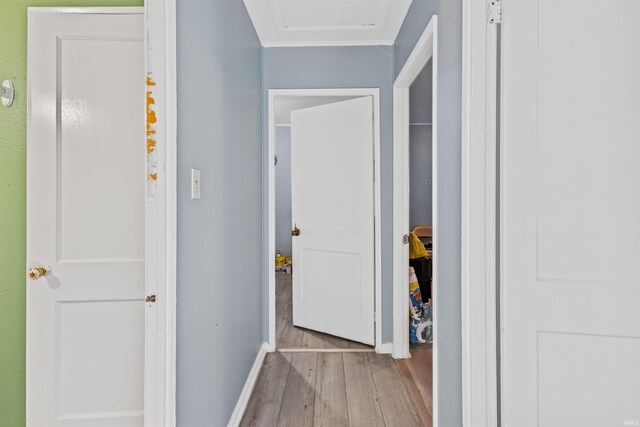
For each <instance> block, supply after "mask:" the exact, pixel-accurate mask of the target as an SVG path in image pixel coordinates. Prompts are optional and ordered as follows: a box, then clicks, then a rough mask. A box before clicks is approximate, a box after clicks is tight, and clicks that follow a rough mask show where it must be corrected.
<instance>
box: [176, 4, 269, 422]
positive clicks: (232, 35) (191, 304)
mask: <svg viewBox="0 0 640 427" xmlns="http://www.w3.org/2000/svg"><path fill="white" fill-rule="evenodd" d="M177 43H178V45H177V49H178V58H177V59H178V65H177V66H178V70H177V71H178V272H177V274H178V276H177V284H178V308H177V316H178V319H177V328H178V330H177V340H178V341H177V423H178V425H179V426H181V427H195V426H213V427H218V426H225V425H227V422H228V420H229V417H230V416H231V413H232V411H233V408H234V407H235V404H236V402H237V400H238V396H239V395H240V391H241V390H242V387H243V386H244V383H245V381H246V379H247V375H248V374H249V371H250V369H251V366H252V364H253V361H254V360H255V357H256V354H257V353H258V350H259V348H260V345H261V343H262V317H261V316H262V298H261V297H262V288H261V284H262V264H261V259H262V251H261V240H262V213H261V211H262V204H261V200H262V155H261V150H262V102H261V101H262V63H261V59H262V48H261V46H260V43H259V41H258V37H257V36H256V33H255V31H254V29H253V26H252V25H251V21H250V20H249V16H248V15H247V11H246V9H245V6H244V4H243V3H242V1H239V0H178V2H177ZM192 167H193V168H198V169H201V170H202V199H201V200H191V199H190V170H191V168H192Z"/></svg>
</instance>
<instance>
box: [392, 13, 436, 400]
mask: <svg viewBox="0 0 640 427" xmlns="http://www.w3.org/2000/svg"><path fill="white" fill-rule="evenodd" d="M437 38H438V17H437V16H436V15H434V16H433V17H432V18H431V20H430V21H429V24H428V25H427V28H426V29H425V30H424V32H423V33H422V36H420V39H419V40H418V42H417V43H416V46H415V48H414V49H413V51H412V52H411V55H410V56H409V58H408V59H407V61H406V62H405V64H404V67H403V68H402V71H400V74H398V77H397V78H396V81H395V82H394V83H393V244H392V246H393V352H392V355H393V357H394V358H396V359H405V358H408V357H411V354H410V353H409V328H408V326H407V319H408V318H409V313H408V311H409V291H408V289H409V274H408V272H407V269H408V266H409V247H408V245H406V244H404V243H403V236H404V235H405V234H406V233H408V231H409V91H410V87H411V85H412V84H413V82H414V81H415V79H416V78H417V77H418V75H419V74H420V72H421V71H422V70H423V69H424V67H425V65H426V64H427V62H429V60H432V61H433V80H432V82H433V102H432V104H433V118H432V120H431V122H432V123H433V184H432V185H433V188H437V185H436V180H437V176H438V175H437V169H436V168H437V162H436V159H437V155H436V153H437V149H438V105H437V102H435V100H436V94H437V88H438V67H437V64H438V62H437V61H438V55H437V46H438V43H437ZM437 204H438V195H437V192H434V193H433V246H434V247H436V248H437V247H438V217H437V209H436V207H437ZM434 256H437V254H436V253H435V252H434ZM436 276H437V271H436V269H435V263H434V271H433V277H434V279H435V277H436ZM434 282H435V280H434ZM434 304H435V305H436V307H434V311H437V299H435V298H434ZM434 345H435V344H434ZM435 355H436V352H434V368H433V369H434V370H435V369H436V360H435ZM436 379H437V376H435V375H434V399H435V396H436V393H435V389H436V388H435V386H436ZM434 407H435V404H434Z"/></svg>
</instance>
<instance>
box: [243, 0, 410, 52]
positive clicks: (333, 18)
mask: <svg viewBox="0 0 640 427" xmlns="http://www.w3.org/2000/svg"><path fill="white" fill-rule="evenodd" d="M411 1H412V0H244V3H245V6H246V8H247V12H248V13H249V16H250V17H251V21H252V22H253V26H254V27H255V29H256V32H257V34H258V37H259V38H260V42H261V43H262V45H263V46H264V47H277V46H288V47H292V46H364V45H392V44H393V43H394V41H395V39H396V37H397V35H398V32H399V31H400V27H401V26H402V22H403V21H404V18H405V16H406V14H407V11H408V10H409V7H410V6H411Z"/></svg>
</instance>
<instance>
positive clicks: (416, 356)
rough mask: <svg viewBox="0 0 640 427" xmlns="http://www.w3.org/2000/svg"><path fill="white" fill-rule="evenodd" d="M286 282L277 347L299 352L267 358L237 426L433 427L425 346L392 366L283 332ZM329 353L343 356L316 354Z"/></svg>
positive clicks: (327, 340) (333, 342)
mask: <svg viewBox="0 0 640 427" xmlns="http://www.w3.org/2000/svg"><path fill="white" fill-rule="evenodd" d="M290 277H291V276H284V279H288V280H282V279H283V277H279V278H280V280H279V281H278V282H279V283H278V286H277V290H278V293H277V298H278V301H277V303H276V306H277V308H279V310H278V320H279V323H278V330H277V332H278V347H279V348H281V349H282V348H290V349H297V350H298V351H297V352H286V351H281V352H276V353H269V354H267V356H266V357H265V360H264V363H263V366H262V369H261V370H260V374H259V376H258V380H257V382H256V385H255V387H254V390H253V393H252V395H251V398H250V400H249V403H248V405H247V409H246V411H245V414H244V417H243V419H242V422H241V424H240V425H241V426H243V427H248V426H260V427H272V426H291V427H342V426H345V427H347V426H353V427H378V426H379V427H385V426H386V427H405V426H424V427H432V424H433V422H432V391H431V390H432V349H431V346H430V345H426V346H425V345H422V346H415V347H412V348H411V354H412V357H411V358H410V359H406V360H398V361H396V360H394V359H392V358H391V357H390V356H389V355H382V354H377V353H375V352H372V351H371V352H358V353H353V352H348V349H352V348H354V346H356V345H358V346H361V347H360V348H362V347H364V348H370V347H366V346H362V345H359V344H357V343H351V342H350V341H347V340H341V339H339V338H336V337H331V336H329V335H325V334H318V333H316V332H313V331H307V330H304V329H301V328H294V327H293V325H291V324H289V325H287V318H290V310H291V305H290V303H289V304H287V299H288V300H289V301H290V293H289V294H288V296H287V292H289V291H288V290H287V285H288V289H289V290H290V289H291V286H290V280H291V279H290ZM287 282H288V283H287ZM278 305H280V307H278ZM305 345H307V346H309V347H305ZM327 348H330V349H342V350H346V351H339V350H338V351H337V352H332V353H326V352H320V351H314V349H317V350H321V349H327ZM355 348H358V347H355ZM301 349H302V350H303V351H300V350H301ZM305 349H307V351H304V350H305Z"/></svg>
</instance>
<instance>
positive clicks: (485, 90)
mask: <svg viewBox="0 0 640 427" xmlns="http://www.w3.org/2000/svg"><path fill="white" fill-rule="evenodd" d="M487 8H488V2H487V1H485V0H463V46H462V55H463V56H462V61H463V66H462V106H463V116H462V253H461V257H462V272H461V273H462V301H461V302H462V408H463V409H462V416H463V425H465V426H488V427H495V426H497V425H498V413H497V407H498V389H497V374H498V372H497V357H498V354H497V350H496V340H497V338H496V337H497V313H496V168H497V164H496V139H497V138H496V137H497V129H496V114H497V112H496V107H497V106H496V94H497V87H496V76H497V74H496V73H497V66H496V64H497V57H496V56H497V26H496V25H492V24H488V23H487V12H488V11H487Z"/></svg>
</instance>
